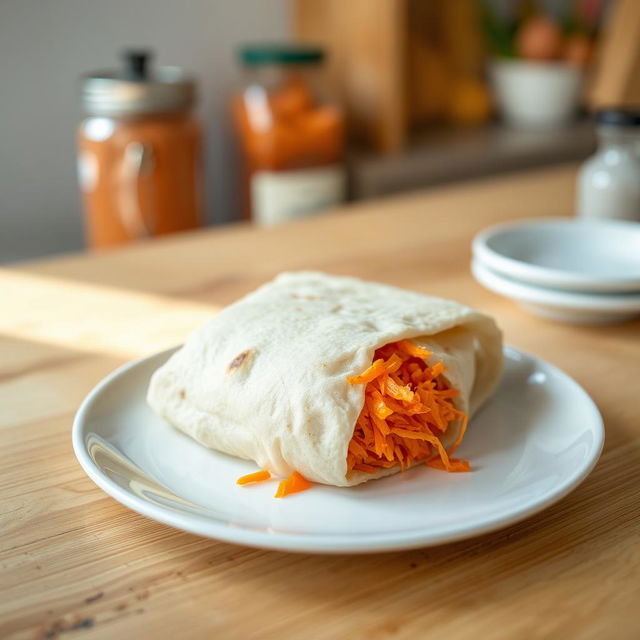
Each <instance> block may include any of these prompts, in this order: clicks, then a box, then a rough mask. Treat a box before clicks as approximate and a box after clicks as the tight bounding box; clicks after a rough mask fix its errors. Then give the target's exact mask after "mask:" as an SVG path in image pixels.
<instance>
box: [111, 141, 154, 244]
mask: <svg viewBox="0 0 640 640" xmlns="http://www.w3.org/2000/svg"><path fill="white" fill-rule="evenodd" d="M153 166H154V153H153V149H152V147H151V146H149V145H146V144H143V143H142V142H129V143H128V144H127V145H126V147H125V148H124V159H123V162H122V173H121V184H120V189H119V190H118V201H119V206H118V213H119V216H120V220H121V222H122V224H123V225H124V227H125V229H126V230H127V232H128V233H129V235H130V236H131V237H132V238H148V237H150V236H152V235H153V233H154V231H155V216H154V215H152V216H151V220H150V221H147V220H145V218H144V216H143V215H142V211H141V210H140V200H139V197H138V196H139V194H138V185H139V182H140V178H141V176H143V175H148V174H149V173H150V172H151V171H152V170H153Z"/></svg>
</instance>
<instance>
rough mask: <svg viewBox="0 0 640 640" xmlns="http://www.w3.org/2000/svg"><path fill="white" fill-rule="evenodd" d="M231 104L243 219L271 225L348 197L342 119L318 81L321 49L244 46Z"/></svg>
mask: <svg viewBox="0 0 640 640" xmlns="http://www.w3.org/2000/svg"><path fill="white" fill-rule="evenodd" d="M239 57H240V60H241V62H242V65H243V67H244V83H243V87H242V89H241V90H240V91H239V92H238V93H237V94H236V95H235V96H234V97H233V103H232V109H233V117H234V122H235V128H236V133H237V137H238V142H239V147H240V150H241V153H242V159H243V164H244V166H243V170H244V177H243V182H244V188H243V193H244V198H245V207H244V209H245V217H249V218H250V219H252V220H253V221H254V222H256V223H258V224H261V225H273V224H278V223H281V222H285V221H287V220H291V219H294V218H299V217H301V216H307V215H310V214H312V213H316V212H318V211H321V210H323V209H326V208H328V207H331V206H333V205H336V204H338V203H340V202H341V201H342V200H343V199H344V197H345V184H346V172H345V167H344V165H343V153H344V122H343V115H342V112H341V111H340V109H339V108H338V107H337V106H336V104H334V103H333V102H332V101H331V99H330V96H329V95H328V91H327V87H326V85H325V83H324V82H323V76H322V73H321V71H322V69H321V66H322V62H323V58H324V52H323V50H322V49H320V48H318V47H314V46H310V45H306V44H300V43H290V44H287V43H284V44H266V45H264V44H260V45H250V46H245V47H244V48H242V49H241V50H240V52H239Z"/></svg>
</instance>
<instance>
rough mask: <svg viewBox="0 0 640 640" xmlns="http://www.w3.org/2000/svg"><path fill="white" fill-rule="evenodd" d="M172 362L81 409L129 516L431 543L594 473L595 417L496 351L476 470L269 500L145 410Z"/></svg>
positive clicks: (358, 542) (224, 460)
mask: <svg viewBox="0 0 640 640" xmlns="http://www.w3.org/2000/svg"><path fill="white" fill-rule="evenodd" d="M168 355H169V353H168V352H164V353H160V354H157V355H155V356H152V357H150V358H147V359H146V360H140V361H137V362H133V363H130V364H128V365H125V366H124V367H122V368H120V369H118V370H117V371H115V372H114V373H113V374H111V375H110V376H109V377H107V378H106V379H105V380H103V381H102V382H101V383H100V384H99V385H98V386H97V387H96V388H95V389H94V390H93V391H92V392H91V393H90V394H89V396H88V397H87V398H86V399H85V401H84V402H83V404H82V406H81V407H80V409H79V411H78V414H77V416H76V419H75V422H74V425H73V447H74V450H75V453H76V456H77V457H78V460H79V461H80V464H81V465H82V466H83V468H84V470H85V471H86V472H87V474H88V475H89V476H90V477H91V478H92V480H93V481H94V482H95V483H96V484H97V485H98V486H99V487H100V488H101V489H103V490H104V491H106V492H107V493H108V494H110V495H111V496H113V497H114V498H115V499H116V500H118V501H119V502H121V503H122V504H124V505H126V506H127V507H130V508H131V509H133V510H135V511H137V512H139V513H141V514H144V515H146V516H149V517H150V518H154V519H155V520H158V521H160V522H164V523H166V524H169V525H172V526H174V527H178V528H179V529H184V530H185V531H190V532H192V533H196V534H199V535H203V536H209V537H212V538H218V539H220V540H225V541H228V542H234V543H238V544H245V545H250V546H255V547H265V548H272V549H282V550H287V551H305V552H319V553H341V552H351V553H357V552H370V551H386V550H391V549H405V548H412V547H424V546H428V545H435V544H439V543H444V542H450V541H453V540H459V539H462V538H468V537H470V536H474V535H478V534H481V533H486V532H488V531H493V530H495V529H499V528H501V527H505V526H506V525H509V524H512V523H514V522H517V521H519V520H522V519H523V518H526V517H527V516H530V515H532V514H534V513H537V512H538V511H541V510H542V509H544V508H545V507H548V506H549V505H551V504H553V503H554V502H556V501H558V500H560V498H562V497H563V496H565V495H567V494H568V493H569V492H570V491H571V490H572V489H574V488H575V487H576V486H577V485H578V484H579V483H580V482H581V481H582V480H583V479H584V478H585V477H586V476H587V474H588V473H589V472H590V471H591V469H592V468H593V466H594V465H595V463H596V461H597V459H598V456H599V455H600V451H601V448H602V443H603V439H604V433H603V427H602V419H601V417H600V414H599V413H598V409H597V408H596V406H595V405H594V404H593V402H592V401H591V399H590V398H589V396H588V395H587V394H586V393H585V391H584V390H583V389H582V388H581V387H580V386H579V385H578V384H577V383H576V382H574V381H573V380H572V379H571V378H569V377H568V376H567V375H566V374H564V373H563V372H562V371H559V370H558V369H556V368H555V367H553V366H551V365H550V364H548V363H546V362H544V361H542V360H539V359H537V358H535V357H533V356H531V355H527V354H525V353H522V352H520V351H517V350H516V349H512V348H506V349H505V359H506V360H505V365H506V369H505V374H504V376H503V379H502V383H501V386H500V388H499V390H498V392H497V393H496V395H495V396H494V397H493V399H492V400H491V401H490V402H489V403H488V404H487V405H486V406H485V407H484V408H483V409H482V410H481V411H480V413H479V414H478V415H477V416H476V417H474V419H473V421H472V423H471V425H470V427H469V431H468V434H467V437H466V438H465V441H464V443H463V445H462V447H461V448H460V451H459V453H460V455H461V456H464V457H466V458H468V459H469V460H470V461H471V464H472V467H473V471H472V472H471V473H455V474H447V473H445V472H442V471H437V470H435V469H430V468H427V467H419V468H415V469H411V470H410V471H407V472H405V473H402V474H397V475H395V476H392V477H390V478H385V479H382V480H376V481H371V482H367V483H365V484H363V485H360V486H359V487H354V488H348V489H344V488H337V487H326V486H323V485H314V486H313V487H312V488H311V490H309V491H306V492H304V493H300V494H295V495H292V496H289V497H287V498H284V499H274V498H273V493H274V492H275V489H276V486H277V484H276V482H266V483H261V484H257V485H254V486H247V487H239V486H237V485H236V484H235V481H236V478H238V477H239V476H241V475H243V474H245V473H249V472H251V471H254V470H255V467H254V465H253V464H251V463H249V462H246V461H243V460H238V459H236V458H231V457H229V456H225V455H223V454H219V453H216V452H214V451H209V450H207V449H205V448H203V447H201V446H200V445H198V444H196V443H195V442H194V441H192V440H191V439H189V438H188V437H187V436H185V435H183V434H182V433H179V432H178V431H176V430H175V429H173V428H172V427H170V426H169V425H168V424H166V423H165V422H164V421H163V420H161V419H160V418H159V417H157V416H156V415H155V414H154V413H153V412H152V411H151V410H150V409H149V408H148V407H147V405H146V403H145V399H144V398H145V392H146V388H147V384H148V381H149V377H150V375H151V373H152V372H153V371H154V370H155V369H156V368H157V367H158V366H159V365H160V364H162V363H163V362H164V361H165V360H166V359H167V357H168Z"/></svg>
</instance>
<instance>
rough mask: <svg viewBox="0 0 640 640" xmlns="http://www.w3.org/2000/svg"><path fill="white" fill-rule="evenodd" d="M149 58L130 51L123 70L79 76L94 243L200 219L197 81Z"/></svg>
mask: <svg viewBox="0 0 640 640" xmlns="http://www.w3.org/2000/svg"><path fill="white" fill-rule="evenodd" d="M148 58H149V54H148V53H147V52H130V53H128V54H127V55H126V66H125V68H124V69H122V70H120V71H113V72H99V73H95V74H91V75H89V76H87V77H85V78H84V81H83V85H82V103H83V109H84V111H85V113H86V118H85V119H84V120H83V121H82V122H81V123H80V126H79V129H78V138H77V140H78V177H79V183H80V188H81V191H82V196H83V204H84V214H85V228H86V235H87V241H88V244H89V245H90V246H92V247H105V246H111V245H117V244H123V243H128V242H132V241H135V240H137V239H139V238H144V237H149V236H155V235H163V234H167V233H173V232H176V231H183V230H186V229H194V228H196V227H198V226H199V225H200V222H201V220H202V202H201V166H200V165H201V138H202V135H201V130H200V125H199V123H198V122H197V120H196V119H195V117H194V116H193V114H192V108H193V106H194V103H195V85H194V82H193V80H191V79H190V78H189V77H188V76H186V75H185V74H184V72H183V71H182V70H180V69H179V68H177V67H159V68H157V69H155V70H154V71H153V72H152V73H151V72H150V71H149V69H148V65H147V61H148Z"/></svg>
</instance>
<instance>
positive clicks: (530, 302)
mask: <svg viewBox="0 0 640 640" xmlns="http://www.w3.org/2000/svg"><path fill="white" fill-rule="evenodd" d="M471 271H472V273H473V275H474V277H475V279H476V280H477V281H478V282H479V283H480V284H482V285H484V286H485V287H486V288H487V289H490V290H491V291H495V292H496V293H499V294H501V295H503V296H506V297H507V298H512V299H513V300H515V301H516V302H518V303H519V304H520V306H521V307H523V308H524V309H526V310H527V311H530V312H531V313H533V314H534V315H537V316H541V317H543V318H549V319H551V320H558V321H560V322H571V323H575V324H615V323H619V322H624V321H626V320H630V319H631V318H635V317H637V316H640V293H608V294H597V293H579V292H573V291H562V290H558V289H546V288H544V287H538V286H535V285H531V284H526V283H523V282H520V281H519V280H512V279H510V278H507V277H505V276H503V275H501V274H499V273H497V272H495V271H492V270H491V269H490V268H489V267H487V266H486V265H484V264H482V263H480V262H479V261H477V260H474V261H473V262H472V263H471Z"/></svg>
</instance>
